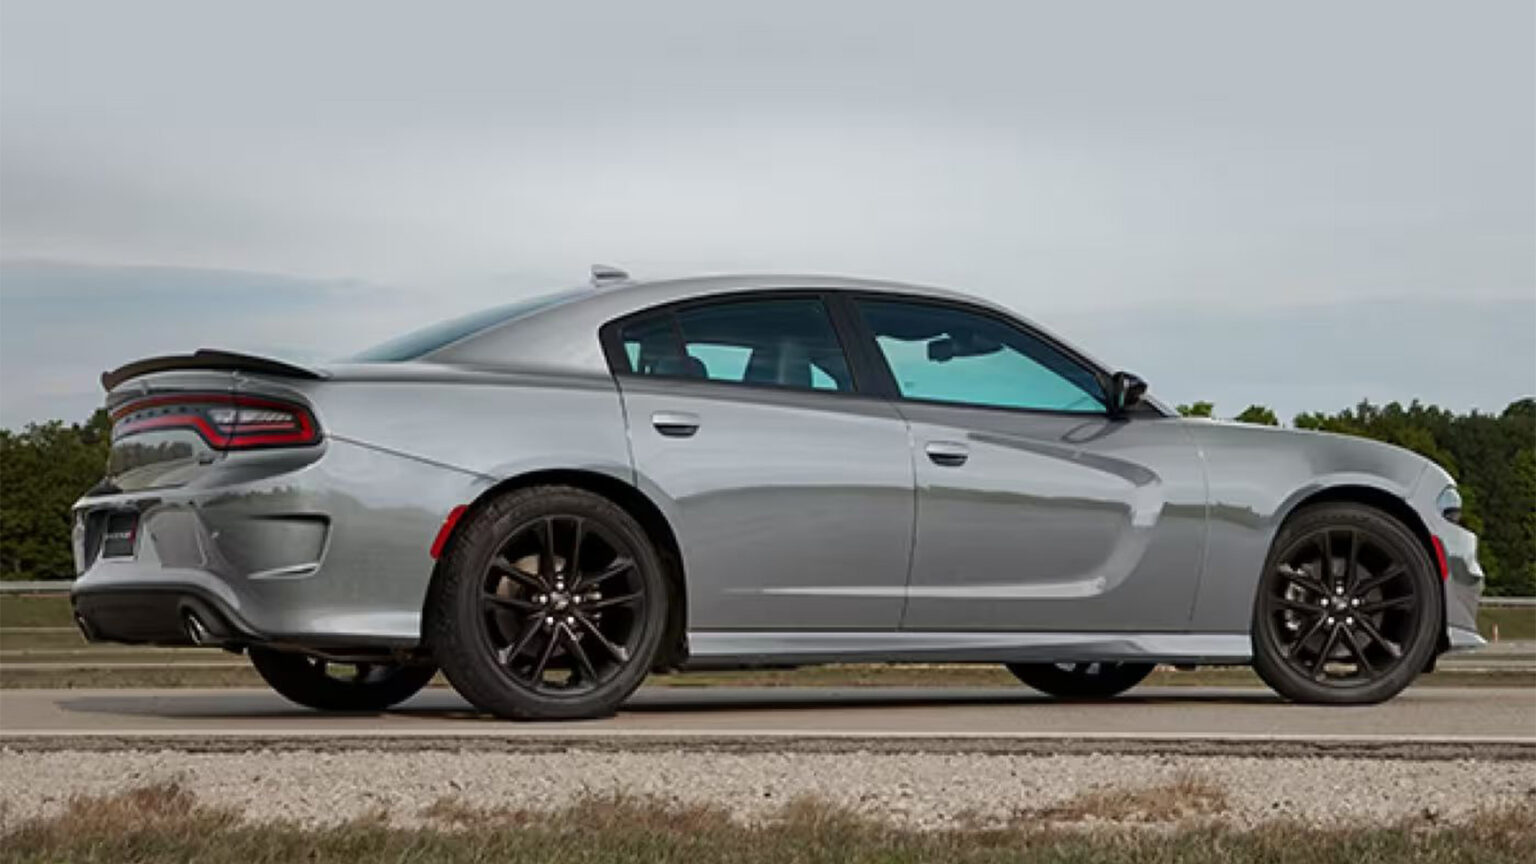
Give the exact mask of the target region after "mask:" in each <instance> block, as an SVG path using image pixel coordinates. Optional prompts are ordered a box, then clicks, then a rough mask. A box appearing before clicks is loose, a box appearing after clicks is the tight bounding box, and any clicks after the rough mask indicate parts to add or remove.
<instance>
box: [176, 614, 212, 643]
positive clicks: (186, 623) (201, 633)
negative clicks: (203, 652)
mask: <svg viewBox="0 0 1536 864" xmlns="http://www.w3.org/2000/svg"><path fill="white" fill-rule="evenodd" d="M182 626H183V627H185V628H186V631H187V638H188V639H191V640H192V644H193V645H217V644H219V640H218V639H216V638H214V635H213V633H212V632H210V631H209V630H208V625H206V624H204V623H203V619H201V618H199V617H197V613H196V612H188V613H186V615H184V616H183V618H182Z"/></svg>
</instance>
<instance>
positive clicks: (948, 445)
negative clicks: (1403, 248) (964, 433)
mask: <svg viewBox="0 0 1536 864" xmlns="http://www.w3.org/2000/svg"><path fill="white" fill-rule="evenodd" d="M923 449H924V450H925V451H926V452H927V453H928V461H930V462H932V463H933V464H935V465H943V466H945V467H946V468H958V467H960V466H961V465H964V464H965V460H966V459H969V458H970V456H971V448H969V447H967V446H965V445H964V444H960V443H958V442H955V441H929V442H928V446H926V447H924V448H923Z"/></svg>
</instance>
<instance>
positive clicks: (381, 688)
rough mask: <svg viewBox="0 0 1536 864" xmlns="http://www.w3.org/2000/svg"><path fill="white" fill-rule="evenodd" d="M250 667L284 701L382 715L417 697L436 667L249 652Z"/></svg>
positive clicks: (270, 650) (261, 650) (256, 651)
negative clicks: (253, 667) (386, 710)
mask: <svg viewBox="0 0 1536 864" xmlns="http://www.w3.org/2000/svg"><path fill="white" fill-rule="evenodd" d="M250 656H251V665H253V666H255V667H256V672H257V674H259V675H261V677H262V680H264V681H266V682H267V684H269V685H271V687H272V689H273V690H276V691H277V692H278V693H279V694H281V695H282V696H283V697H284V698H285V699H287V700H288V701H290V702H296V703H298V704H300V705H303V706H304V707H305V708H315V709H317V710H320V711H383V710H384V709H386V708H391V707H393V706H395V705H398V704H400V703H401V702H404V701H405V700H407V699H409V698H411V697H412V696H415V695H416V694H417V693H418V692H419V691H420V690H421V688H423V687H425V686H427V682H428V681H431V680H432V676H433V675H435V674H436V673H437V669H436V668H434V667H432V666H402V665H399V664H395V663H333V662H330V661H327V660H324V659H322V658H320V657H315V656H312V655H309V654H296V653H292V652H288V651H274V650H272V649H270V648H252V649H250Z"/></svg>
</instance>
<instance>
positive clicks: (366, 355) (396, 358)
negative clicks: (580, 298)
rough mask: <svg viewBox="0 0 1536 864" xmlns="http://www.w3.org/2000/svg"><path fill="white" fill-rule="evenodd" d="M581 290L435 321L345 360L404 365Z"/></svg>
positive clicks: (552, 303) (557, 301)
mask: <svg viewBox="0 0 1536 864" xmlns="http://www.w3.org/2000/svg"><path fill="white" fill-rule="evenodd" d="M584 290H585V289H576V290H572V291H561V292H558V293H555V294H545V295H544V296H542V297H535V298H533V299H531V300H523V301H520V302H517V303H508V304H507V305H505V306H497V307H495V308H493V309H482V310H481V311H479V312H471V313H469V314H468V315H463V316H460V317H458V318H451V319H449V320H447V321H439V322H438V323H436V324H432V325H430V326H427V327H423V328H421V329H420V330H413V331H411V332H410V333H407V334H405V335H404V336H396V337H395V338H393V339H390V340H389V341H387V342H382V343H380V344H378V345H375V346H373V347H372V348H368V349H366V350H364V351H359V352H358V353H356V354H353V355H352V356H351V357H347V358H345V359H346V360H348V361H350V362H354V363H405V362H407V361H410V360H417V359H420V358H422V357H425V356H426V355H428V354H431V353H432V352H433V351H436V350H437V349H439V348H443V347H445V346H448V345H451V344H453V343H454V342H457V341H459V340H460V339H463V338H465V337H467V336H473V335H474V334H476V333H479V332H480V331H482V330H486V329H489V328H491V327H495V326H496V325H498V324H504V323H506V322H508V321H511V320H512V319H514V318H521V317H523V316H524V315H529V314H531V313H534V312H537V311H539V310H540V309H543V308H545V307H547V306H553V305H555V304H556V303H559V302H561V301H562V300H566V299H568V298H570V297H573V296H575V295H576V294H579V293H582V292H583V291H584Z"/></svg>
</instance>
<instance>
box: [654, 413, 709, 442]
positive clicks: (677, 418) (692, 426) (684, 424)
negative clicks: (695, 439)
mask: <svg viewBox="0 0 1536 864" xmlns="http://www.w3.org/2000/svg"><path fill="white" fill-rule="evenodd" d="M651 425H652V426H655V427H656V431H657V432H660V433H661V434H663V435H665V436H667V437H668V438H689V437H692V435H693V433H695V432H697V431H699V415H697V414H689V413H688V412H686V411H657V412H656V413H655V414H652V415H651Z"/></svg>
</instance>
